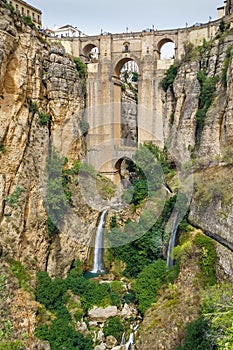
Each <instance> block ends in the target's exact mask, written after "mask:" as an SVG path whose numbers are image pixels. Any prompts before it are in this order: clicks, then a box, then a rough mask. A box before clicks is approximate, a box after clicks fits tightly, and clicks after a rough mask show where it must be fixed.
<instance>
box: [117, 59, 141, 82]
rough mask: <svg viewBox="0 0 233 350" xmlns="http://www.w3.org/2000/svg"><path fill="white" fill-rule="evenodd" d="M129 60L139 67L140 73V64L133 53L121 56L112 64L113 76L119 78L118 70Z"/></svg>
mask: <svg viewBox="0 0 233 350" xmlns="http://www.w3.org/2000/svg"><path fill="white" fill-rule="evenodd" d="M130 61H134V62H135V63H136V64H137V66H138V69H139V73H140V65H139V63H138V61H139V60H138V59H137V58H135V57H134V56H133V55H130V56H127V57H121V58H118V59H117V60H116V61H115V63H114V64H113V68H114V72H113V76H115V77H117V78H119V77H120V72H121V69H122V67H123V66H124V64H125V63H127V62H130Z"/></svg>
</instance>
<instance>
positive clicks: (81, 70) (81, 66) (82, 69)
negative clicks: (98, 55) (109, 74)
mask: <svg viewBox="0 0 233 350" xmlns="http://www.w3.org/2000/svg"><path fill="white" fill-rule="evenodd" d="M74 63H75V67H76V70H77V72H78V76H79V77H80V78H81V79H85V77H86V72H87V69H86V65H85V63H83V61H82V60H81V59H80V58H79V57H74Z"/></svg>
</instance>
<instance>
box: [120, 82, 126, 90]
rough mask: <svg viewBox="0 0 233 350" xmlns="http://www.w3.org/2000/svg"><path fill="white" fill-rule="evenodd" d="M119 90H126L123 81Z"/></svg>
mask: <svg viewBox="0 0 233 350" xmlns="http://www.w3.org/2000/svg"><path fill="white" fill-rule="evenodd" d="M121 91H126V85H125V84H124V83H122V84H121Z"/></svg>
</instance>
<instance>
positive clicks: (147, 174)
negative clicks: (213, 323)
mask: <svg viewBox="0 0 233 350" xmlns="http://www.w3.org/2000/svg"><path fill="white" fill-rule="evenodd" d="M133 162H134V163H130V164H129V166H128V169H129V170H130V171H131V172H133V173H134V174H135V176H134V179H133V181H132V186H131V187H130V188H129V189H128V190H127V191H125V193H124V194H123V199H124V200H125V201H126V202H128V203H131V204H133V205H134V206H135V207H138V206H140V205H141V203H142V202H143V200H144V199H145V198H146V197H152V196H153V195H154V193H155V192H156V191H157V190H158V189H159V188H160V187H161V185H162V183H163V182H164V174H169V173H170V174H171V175H172V174H173V170H172V169H171V166H170V164H169V163H168V162H167V160H166V148H165V149H164V150H160V149H159V147H158V146H156V145H154V144H153V143H151V142H148V143H145V144H144V145H140V146H139V149H138V150H137V151H136V152H135V154H134V156H133Z"/></svg>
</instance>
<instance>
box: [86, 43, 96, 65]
mask: <svg viewBox="0 0 233 350" xmlns="http://www.w3.org/2000/svg"><path fill="white" fill-rule="evenodd" d="M83 55H84V57H85V59H86V62H90V63H96V62H98V59H99V49H98V47H97V46H96V45H94V44H88V45H86V46H85V47H84V49H83Z"/></svg>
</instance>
